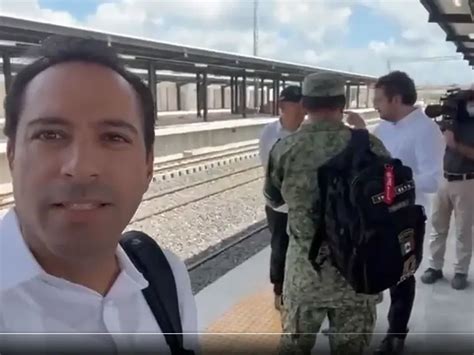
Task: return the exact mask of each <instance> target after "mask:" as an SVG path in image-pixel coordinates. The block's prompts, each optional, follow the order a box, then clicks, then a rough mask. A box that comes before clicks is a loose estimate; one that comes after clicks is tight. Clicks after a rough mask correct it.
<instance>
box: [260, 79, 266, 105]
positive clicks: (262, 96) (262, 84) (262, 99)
mask: <svg viewBox="0 0 474 355" xmlns="http://www.w3.org/2000/svg"><path fill="white" fill-rule="evenodd" d="M264 91H265V80H264V79H263V78H262V79H260V109H259V112H260V113H263V112H264V111H265V110H264V107H265V92H264Z"/></svg>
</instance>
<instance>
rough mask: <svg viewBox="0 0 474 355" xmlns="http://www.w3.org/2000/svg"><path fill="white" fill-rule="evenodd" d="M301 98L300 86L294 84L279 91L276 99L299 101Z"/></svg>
mask: <svg viewBox="0 0 474 355" xmlns="http://www.w3.org/2000/svg"><path fill="white" fill-rule="evenodd" d="M301 98H302V95H301V88H300V87H299V86H296V85H290V86H287V87H286V88H284V89H283V90H282V91H281V93H280V97H279V98H278V101H280V102H285V101H286V102H300V101H301Z"/></svg>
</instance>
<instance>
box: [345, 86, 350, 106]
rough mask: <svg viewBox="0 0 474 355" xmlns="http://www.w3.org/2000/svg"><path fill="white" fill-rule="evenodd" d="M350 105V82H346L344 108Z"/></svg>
mask: <svg viewBox="0 0 474 355" xmlns="http://www.w3.org/2000/svg"><path fill="white" fill-rule="evenodd" d="M350 107H351V84H346V109H348V108H350Z"/></svg>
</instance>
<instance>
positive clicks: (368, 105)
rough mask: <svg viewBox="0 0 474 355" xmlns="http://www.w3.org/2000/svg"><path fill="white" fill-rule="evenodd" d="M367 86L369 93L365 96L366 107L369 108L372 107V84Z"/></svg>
mask: <svg viewBox="0 0 474 355" xmlns="http://www.w3.org/2000/svg"><path fill="white" fill-rule="evenodd" d="M366 87H367V93H366V98H365V104H366V107H367V108H369V107H370V85H369V84H367V85H366Z"/></svg>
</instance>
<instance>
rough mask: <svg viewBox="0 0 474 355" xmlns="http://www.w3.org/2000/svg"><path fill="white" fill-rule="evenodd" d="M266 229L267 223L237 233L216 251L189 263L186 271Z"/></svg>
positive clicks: (197, 266)
mask: <svg viewBox="0 0 474 355" xmlns="http://www.w3.org/2000/svg"><path fill="white" fill-rule="evenodd" d="M267 228H268V224H267V223H258V224H257V225H255V226H253V227H252V228H250V230H246V231H244V232H242V233H238V234H237V235H236V236H234V237H230V238H228V239H227V240H226V241H224V242H223V243H222V244H221V245H220V246H219V247H218V248H217V249H215V250H213V251H211V252H209V253H205V255H204V256H203V257H199V258H198V259H197V260H193V261H191V262H190V263H189V264H188V265H187V269H188V271H193V270H195V269H197V268H199V267H200V266H202V265H204V264H205V263H207V262H209V261H211V260H213V259H215V258H216V257H218V256H220V255H221V254H223V253H225V252H226V251H228V250H230V249H232V248H234V247H236V246H238V245H240V244H242V243H243V242H245V241H247V240H249V239H250V238H252V237H253V236H255V235H257V234H259V233H260V232H262V231H264V230H265V229H267Z"/></svg>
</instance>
